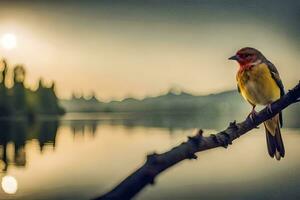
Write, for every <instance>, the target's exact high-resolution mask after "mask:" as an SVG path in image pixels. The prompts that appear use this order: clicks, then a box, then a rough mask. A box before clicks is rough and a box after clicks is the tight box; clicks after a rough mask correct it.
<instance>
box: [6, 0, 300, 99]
mask: <svg viewBox="0 0 300 200" xmlns="http://www.w3.org/2000/svg"><path fill="white" fill-rule="evenodd" d="M299 21H300V3H299V1H296V0H295V1H292V0H291V1H285V3H284V4H283V3H282V1H279V0H277V1H256V0H254V1H238V0H232V1H229V0H219V1H216V0H210V1H209V0H205V1H204V0H181V1H179V0H173V1H171V0H139V1H126V0H123V1H120V0H118V1H116V0H110V1H108V0H104V1H103V0H100V1H81V2H76V1H49V2H48V1H1V3H0V37H1V36H3V35H4V34H5V33H12V34H14V35H15V36H16V38H17V46H16V48H14V49H11V50H8V49H5V48H3V47H1V46H0V57H5V58H6V59H7V60H8V63H9V64H10V65H11V66H14V65H16V64H24V66H25V67H26V69H27V80H26V84H27V85H28V86H29V85H30V86H32V87H34V86H36V84H37V80H38V79H39V78H40V77H43V78H44V79H45V81H46V82H47V83H49V82H50V81H51V80H53V81H55V83H56V89H57V90H56V91H57V94H58V95H59V97H61V98H68V97H70V96H71V94H72V92H76V93H84V94H86V95H88V94H90V93H91V92H92V91H94V92H95V93H96V94H97V97H98V98H100V99H102V100H112V99H122V98H125V97H127V96H131V97H136V98H143V97H145V96H148V95H156V94H159V93H162V92H164V91H167V90H168V89H169V88H170V87H178V88H182V89H184V90H186V91H189V92H192V93H194V94H209V93H215V92H220V91H224V90H229V89H235V88H236V79H235V75H236V72H237V69H238V65H237V64H236V63H234V62H232V61H229V60H227V58H228V57H230V56H232V55H233V54H234V53H235V52H236V51H237V50H238V49H239V48H242V47H245V46H251V47H255V48H257V49H259V50H261V51H262V52H263V54H264V55H265V56H266V57H267V58H268V59H269V60H271V61H272V62H273V63H274V64H275V65H276V66H277V68H278V70H279V72H280V74H281V78H282V80H283V83H284V84H285V86H286V88H290V87H292V86H293V85H295V84H296V83H297V81H298V80H299V74H300V73H299V67H300V66H299V64H298V63H299V62H298V61H297V59H298V57H299V53H300V42H299V41H300V26H299V25H300V22H299Z"/></svg>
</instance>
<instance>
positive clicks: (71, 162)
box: [0, 113, 300, 200]
mask: <svg viewBox="0 0 300 200" xmlns="http://www.w3.org/2000/svg"><path fill="white" fill-rule="evenodd" d="M135 119H136V120H135ZM150 119H151V117H150V116H149V117H148V118H144V119H143V118H142V117H141V115H137V116H130V115H129V116H128V114H124V113H123V114H119V115H114V114H109V115H103V114H86V115H81V116H79V115H75V116H74V115H73V116H70V115H68V116H66V118H64V119H61V120H60V121H56V120H52V121H40V122H37V123H35V124H27V123H24V122H10V123H4V122H2V123H0V125H1V126H0V133H1V134H0V153H1V154H0V168H1V169H2V173H0V178H2V177H5V176H12V177H14V178H15V179H16V182H15V183H17V184H15V183H13V181H12V182H10V181H8V182H6V181H5V182H4V183H5V184H4V186H3V185H2V189H0V199H6V200H7V199H11V200H12V199H14V200H18V199H22V200H27V199H28V200H32V199H39V200H52V199H64V200H65V199H67V200H68V199H70V200H71V199H72V200H79V199H80V200H84V199H90V198H91V197H93V196H95V195H98V194H100V193H102V192H105V191H108V190H109V189H111V187H113V186H114V185H115V184H117V183H118V182H119V181H121V180H122V179H123V178H124V177H125V176H127V175H128V174H129V173H131V172H132V170H134V169H135V168H136V167H137V166H139V165H141V164H142V163H143V162H144V159H145V155H146V154H147V153H149V152H154V151H156V152H164V151H166V150H168V149H170V148H171V147H173V146H175V145H178V144H180V143H181V142H182V141H185V140H186V138H187V136H188V135H191V134H192V133H194V132H195V131H196V128H193V129H188V128H187V127H193V126H194V127H196V125H195V124H193V123H191V124H188V125H184V126H181V124H180V122H178V119H183V120H185V121H186V122H188V121H190V122H193V120H190V118H188V117H187V118H186V119H184V116H177V117H175V119H173V121H172V118H169V119H167V118H166V117H163V118H159V117H158V119H153V121H151V120H150ZM159 119H161V120H159ZM147 120H149V122H147ZM168 120H169V121H168ZM210 121H213V120H210ZM217 121H218V120H217ZM176 122H178V123H176ZM227 122H228V120H224V121H223V122H222V121H219V122H217V124H213V122H210V123H207V124H206V127H210V126H215V127H218V126H219V125H220V124H222V123H224V124H225V125H226V123H227ZM202 123H203V122H202ZM218 124H219V125H218ZM173 125H174V126H173ZM222 128H223V126H222ZM217 130H219V128H215V129H214V130H212V129H210V130H205V134H211V133H214V132H216V131H217ZM282 132H283V137H284V141H285V144H286V151H287V155H286V157H285V158H284V159H282V160H281V161H280V162H276V161H275V160H274V159H270V158H269V156H268V154H267V151H266V144H265V136H264V135H263V134H264V132H263V129H256V130H253V133H251V134H247V135H245V136H243V137H241V138H240V139H239V140H238V141H237V142H234V143H235V144H234V145H232V146H231V148H229V149H226V150H225V149H215V150H213V151H207V152H202V153H201V154H199V159H198V160H196V161H186V162H183V163H180V164H179V165H177V166H175V167H174V168H172V169H170V170H167V171H166V173H164V174H162V175H161V176H160V177H159V180H158V181H157V184H156V185H155V186H154V187H148V188H147V189H146V190H145V191H143V192H142V193H141V194H140V195H139V196H138V197H137V199H141V200H149V199H231V200H232V199H270V198H271V197H272V199H282V198H283V197H289V199H293V198H291V197H293V195H294V197H297V198H298V197H300V196H299V194H298V186H299V185H300V182H299V181H298V180H300V179H299V177H300V174H299V169H300V161H299V159H298V157H299V156H298V152H299V151H300V146H299V145H298V144H299V142H300V134H299V133H300V130H299V129H287V128H284V129H283V130H282ZM279 180H280V181H279ZM273 182H276V183H279V182H280V184H279V185H274V184H272V183H273ZM11 183H13V184H11ZM9 185H10V186H9ZM14 185H16V186H17V187H13V186H14ZM7 188H11V189H12V188H17V190H16V191H15V193H14V194H11V193H9V192H7V191H8V190H7ZM215 188H217V190H218V191H220V192H219V193H218V194H217V193H215V192H214V189H215ZM11 191H13V190H11ZM227 191H230V193H228V192H227ZM265 191H268V192H265ZM272 191H280V192H279V193H276V194H275V195H273V194H274V193H273V192H272ZM232 194H234V195H235V196H234V197H233V196H232ZM272 195H273V196H272ZM274 196H275V198H273V197H274ZM243 197H246V198H243ZM248 197H249V198H248ZM298 199H299V198H298Z"/></svg>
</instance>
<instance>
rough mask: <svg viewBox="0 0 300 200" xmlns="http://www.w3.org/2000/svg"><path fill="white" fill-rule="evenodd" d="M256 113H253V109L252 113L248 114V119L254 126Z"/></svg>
mask: <svg viewBox="0 0 300 200" xmlns="http://www.w3.org/2000/svg"><path fill="white" fill-rule="evenodd" d="M256 115H257V112H256V111H255V109H252V111H251V112H250V114H249V115H248V118H250V120H251V121H252V123H253V124H255V123H256V122H255V118H256ZM255 128H257V129H258V128H259V127H258V126H256V127H255Z"/></svg>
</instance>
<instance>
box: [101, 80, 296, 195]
mask: <svg viewBox="0 0 300 200" xmlns="http://www.w3.org/2000/svg"><path fill="white" fill-rule="evenodd" d="M299 98H300V82H299V83H298V85H297V86H296V87H295V88H293V89H292V90H290V91H289V92H288V93H287V94H286V95H284V96H283V97H282V98H281V99H279V100H278V101H276V102H274V103H272V105H271V110H272V112H270V109H268V108H264V109H263V110H261V111H260V112H259V113H258V114H257V115H255V117H254V118H253V120H252V119H250V118H249V117H248V118H247V119H246V120H245V121H243V122H241V123H236V122H235V121H234V122H231V123H230V125H229V127H228V128H227V129H226V130H224V131H221V132H219V133H217V134H215V135H210V136H208V137H204V136H202V133H203V132H202V130H199V132H198V133H197V134H196V135H195V136H193V137H188V141H187V142H184V143H182V144H180V145H179V146H177V147H174V148H173V149H171V150H170V151H167V152H165V153H162V154H156V153H154V154H151V155H148V156H147V160H146V162H145V164H144V165H143V166H141V167H140V168H139V169H137V170H136V171H135V172H133V173H132V174H131V175H130V176H128V177H127V178H126V179H124V180H123V181H122V182H121V183H120V184H119V185H117V186H116V187H115V188H114V189H113V190H111V191H110V192H108V193H106V194H104V195H103V196H100V197H97V198H95V200H108V199H109V200H128V199H131V198H132V197H134V196H135V195H136V194H137V193H138V192H140V191H141V190H142V189H143V188H144V187H145V186H147V185H148V184H154V179H155V177H156V176H157V175H158V174H160V173H161V172H163V171H164V170H166V169H168V168H169V167H171V166H173V165H175V164H177V163H179V162H180V161H182V160H185V159H197V156H196V155H195V153H197V152H199V151H204V150H208V149H212V148H216V147H225V148H227V147H228V145H229V144H232V141H233V140H235V139H237V138H239V137H240V136H241V135H243V134H245V133H247V132H248V131H250V130H252V129H253V128H256V127H257V126H258V125H259V124H261V123H263V122H264V121H266V120H267V119H270V118H272V117H273V116H275V115H276V114H277V113H279V112H280V111H281V110H283V109H285V108H286V107H288V106H289V105H291V104H293V103H296V102H297V101H299Z"/></svg>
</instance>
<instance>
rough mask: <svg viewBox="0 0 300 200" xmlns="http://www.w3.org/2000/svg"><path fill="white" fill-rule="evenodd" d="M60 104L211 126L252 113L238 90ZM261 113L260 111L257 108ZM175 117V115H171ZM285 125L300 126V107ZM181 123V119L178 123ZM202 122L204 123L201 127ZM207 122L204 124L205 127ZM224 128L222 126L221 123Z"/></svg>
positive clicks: (287, 116)
mask: <svg viewBox="0 0 300 200" xmlns="http://www.w3.org/2000/svg"><path fill="white" fill-rule="evenodd" d="M60 103H61V105H62V106H63V107H64V108H65V109H66V111H67V112H117V113H120V112H131V113H135V114H136V115H138V116H140V118H142V117H145V116H150V115H151V119H154V118H155V117H156V118H155V119H157V117H158V116H160V117H162V116H164V119H167V118H168V117H174V116H176V117H179V116H180V117H181V119H186V120H187V121H186V123H187V122H188V120H195V118H199V117H200V116H201V119H199V122H202V123H203V121H204V122H205V123H206V122H207V123H210V122H209V121H211V120H219V121H220V122H228V120H235V119H236V120H242V119H244V118H245V117H246V116H247V115H248V113H249V112H250V110H251V106H250V105H248V104H247V103H246V102H245V101H244V100H243V99H242V97H241V96H240V94H239V93H238V92H237V91H236V90H230V91H225V92H220V93H216V94H209V95H202V96H196V95H193V94H190V93H187V92H184V91H181V92H178V91H173V90H172V89H171V90H169V91H168V92H166V93H165V94H162V95H159V96H155V97H146V98H144V99H142V100H139V99H135V98H125V99H123V100H121V101H111V102H108V103H105V102H101V101H99V100H97V99H96V98H95V97H92V98H90V99H88V100H87V99H84V98H82V97H75V96H73V98H72V99H70V100H61V102H60ZM257 110H259V108H258V109H257ZM170 115H172V116H170ZM284 117H285V120H284V121H285V125H286V126H288V127H299V126H300V105H294V106H291V107H290V108H288V109H286V111H285V112H284ZM177 121H178V120H177ZM202 123H201V124H202ZM205 123H204V124H205ZM222 125H223V124H222Z"/></svg>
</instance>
